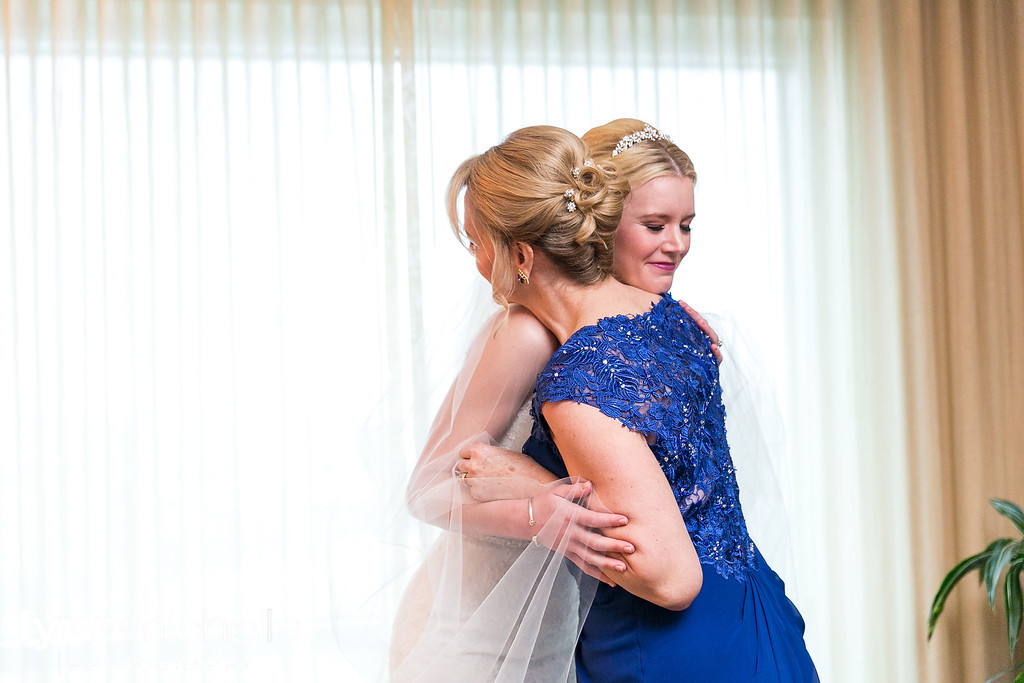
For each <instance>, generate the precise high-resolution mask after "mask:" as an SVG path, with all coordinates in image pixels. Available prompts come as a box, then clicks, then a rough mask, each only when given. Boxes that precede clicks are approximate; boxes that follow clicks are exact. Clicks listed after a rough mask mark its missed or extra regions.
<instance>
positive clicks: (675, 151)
mask: <svg viewBox="0 0 1024 683" xmlns="http://www.w3.org/2000/svg"><path fill="white" fill-rule="evenodd" d="M647 125H649V124H648V123H646V122H645V121H641V120H639V119H615V120H614V121H609V122H608V123H606V124H604V125H603V126H597V127H596V128H591V129H590V130H588V131H587V132H586V133H585V134H584V135H583V142H585V143H586V144H587V146H588V147H590V149H591V151H592V152H593V154H594V160H595V161H596V162H597V163H599V164H601V165H602V166H603V165H605V164H606V163H614V164H615V167H616V169H618V173H619V176H620V177H621V178H622V179H623V180H625V181H626V182H627V183H628V185H629V189H630V190H634V189H636V188H638V187H640V186H641V185H643V184H644V183H646V182H647V181H649V180H653V179H655V178H660V177H662V176H667V175H679V176H682V177H684V178H689V179H690V180H692V181H693V182H694V183H696V182H697V171H696V170H694V168H693V162H692V161H690V157H689V156H688V155H687V154H686V152H684V151H683V150H681V149H679V147H678V146H677V145H676V144H675V143H674V142H672V141H671V140H668V139H665V138H662V139H661V140H641V141H639V142H636V143H634V144H633V145H631V146H630V147H629V149H627V150H625V151H623V152H620V153H619V154H617V155H615V158H614V159H612V150H614V149H615V146H616V145H618V144H619V141H620V140H622V138H624V137H626V136H627V135H631V134H633V133H636V132H639V131H642V130H643V129H644V126H647Z"/></svg>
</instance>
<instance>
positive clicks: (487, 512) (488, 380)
mask: <svg viewBox="0 0 1024 683" xmlns="http://www.w3.org/2000/svg"><path fill="white" fill-rule="evenodd" d="M478 342H479V343H480V344H482V347H481V349H480V352H479V355H478V356H477V357H475V358H473V359H471V360H470V361H469V362H468V364H467V367H466V368H465V369H464V370H463V372H462V373H461V374H460V377H459V379H458V380H457V381H456V383H455V385H453V387H452V389H451V391H450V392H449V395H448V397H447V398H446V399H445V403H444V407H443V408H442V410H441V411H440V412H439V413H438V416H437V418H436V419H435V421H434V425H433V427H432V428H431V434H430V438H429V439H428V443H427V446H426V448H425V449H424V451H423V453H422V454H421V456H420V460H419V462H418V463H417V466H416V470H415V471H414V473H413V476H412V478H411V480H410V483H409V488H408V491H407V499H408V502H409V508H410V510H411V511H412V512H413V514H414V515H415V516H417V517H418V518H420V519H422V520H423V521H425V522H428V523H431V524H435V525H438V526H442V527H445V528H448V527H449V525H450V523H451V520H452V514H453V509H452V505H453V503H456V502H457V501H458V505H459V509H458V513H459V523H460V524H461V531H463V532H471V533H478V534H494V535H502V536H509V537H513V538H524V539H531V538H532V537H533V536H534V535H535V534H538V532H539V530H540V529H542V528H543V529H546V530H547V531H546V532H545V533H547V534H552V537H551V538H545V537H544V536H540V537H539V538H538V542H544V544H545V545H547V546H548V547H556V546H558V545H559V544H561V547H566V548H567V550H566V555H567V556H568V557H570V559H572V560H573V561H574V562H576V563H577V564H578V565H579V566H580V567H581V568H582V569H583V570H584V571H587V572H588V573H590V574H592V575H595V576H598V577H599V578H601V576H600V572H599V571H598V569H597V567H601V568H612V567H618V566H624V565H623V564H622V563H621V561H620V560H618V559H617V558H609V557H607V556H605V554H604V553H606V552H610V551H615V552H619V553H628V552H630V550H631V546H630V544H629V543H628V542H626V541H624V540H619V539H615V538H611V537H607V536H605V535H603V534H602V533H601V531H600V530H603V529H605V528H607V527H613V526H620V525H622V524H625V523H626V518H625V517H624V516H622V515H619V514H611V513H609V512H601V511H594V510H587V509H586V508H583V507H581V506H580V505H577V504H576V503H575V502H574V500H575V499H577V498H579V497H580V496H581V495H585V494H581V491H580V490H573V489H572V488H571V487H569V486H564V487H554V488H552V487H544V486H542V484H543V483H549V482H552V481H555V480H556V478H555V476H554V475H553V474H551V473H550V472H548V471H547V470H546V469H544V468H542V467H540V466H539V465H537V464H536V463H533V465H532V466H528V465H527V464H526V463H525V461H521V463H520V464H521V465H522V469H521V470H520V471H517V472H516V473H515V476H505V477H494V478H491V480H490V483H491V486H492V487H501V488H502V489H503V493H502V495H497V494H495V495H491V496H490V498H496V499H497V500H488V501H487V502H481V503H478V502H474V501H472V500H471V499H470V498H469V496H468V495H465V496H462V495H461V494H462V493H464V489H463V487H464V483H465V482H462V481H459V480H456V479H455V476H454V475H453V473H452V472H453V467H454V465H455V464H456V463H457V462H458V461H459V457H458V453H457V451H458V449H459V447H460V446H461V445H463V444H465V443H466V442H467V441H468V440H471V439H473V438H474V437H477V436H479V435H481V434H482V433H486V434H489V435H498V434H503V433H504V432H505V431H506V430H507V429H508V428H509V425H510V424H511V423H512V421H513V420H514V419H515V416H516V414H517V412H518V411H519V408H520V406H521V405H522V404H523V401H525V400H526V397H527V396H529V394H530V392H532V391H533V387H534V383H535V381H536V376H537V372H539V371H540V369H541V368H542V367H543V365H544V363H545V362H546V361H547V359H548V358H549V357H550V356H551V354H552V353H553V352H554V349H555V347H556V345H557V344H556V341H555V339H554V337H552V336H551V334H550V333H549V332H548V331H547V329H546V328H544V327H543V326H542V325H541V324H540V322H539V321H537V319H536V318H534V317H533V316H532V315H531V314H530V313H529V312H528V311H526V310H525V309H523V308H520V307H513V309H512V310H511V312H510V315H509V318H508V322H507V323H506V324H505V325H504V326H503V327H502V328H501V329H500V330H499V331H498V333H497V334H496V335H495V334H493V333H492V332H491V331H485V333H484V335H483V336H482V337H481V338H480V339H479V340H478ZM522 457H524V458H525V457H526V456H522ZM531 462H532V461H531ZM507 474H511V473H507ZM582 485H583V486H585V488H586V493H587V494H589V490H590V484H589V483H584V484H582ZM530 498H533V499H534V500H533V503H534V521H535V525H534V526H533V527H531V526H530V525H529V499H530ZM569 520H572V521H571V522H570V521H569ZM549 522H553V523H552V524H548V523H549ZM551 530H559V532H558V533H557V534H555V533H554V532H553V531H551ZM565 539H568V546H565V543H564V541H565ZM609 582H610V580H609Z"/></svg>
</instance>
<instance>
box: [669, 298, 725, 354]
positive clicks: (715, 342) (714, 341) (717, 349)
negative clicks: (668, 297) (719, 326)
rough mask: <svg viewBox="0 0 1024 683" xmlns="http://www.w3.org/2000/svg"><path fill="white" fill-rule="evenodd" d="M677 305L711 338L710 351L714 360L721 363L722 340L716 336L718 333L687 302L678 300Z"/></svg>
mask: <svg viewBox="0 0 1024 683" xmlns="http://www.w3.org/2000/svg"><path fill="white" fill-rule="evenodd" d="M679 305H680V306H682V307H683V310H684V311H686V314H687V315H688V316H690V317H691V318H693V321H694V322H695V323H697V327H699V328H700V329H701V331H702V332H703V333H704V334H706V335H708V337H710V338H711V353H713V354H715V360H717V361H718V364H719V365H721V364H722V346H723V344H722V340H721V339H719V338H718V333H717V332H715V331H714V330H713V329H711V325H709V324H708V321H707V320H705V319H704V316H702V315H701V314H700V313H698V312H697V311H696V310H694V309H693V308H692V307H691V306H690V305H689V304H688V303H686V302H685V301H680V302H679Z"/></svg>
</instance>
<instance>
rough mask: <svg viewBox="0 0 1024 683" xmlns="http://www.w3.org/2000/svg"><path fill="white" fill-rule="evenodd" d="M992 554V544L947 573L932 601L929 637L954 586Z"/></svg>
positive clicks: (929, 617) (929, 637)
mask: <svg viewBox="0 0 1024 683" xmlns="http://www.w3.org/2000/svg"><path fill="white" fill-rule="evenodd" d="M991 556H992V546H991V545H990V546H989V548H988V549H986V550H984V551H983V552H980V553H978V554H977V555H971V556H970V557H968V558H966V559H964V560H961V561H960V563H959V564H957V565H956V566H955V567H953V568H952V569H951V570H949V573H948V574H946V578H944V579H943V580H942V584H941V585H940V586H939V590H938V591H937V592H936V593H935V599H934V600H933V601H932V610H931V613H930V614H929V615H928V639H929V640H931V637H932V632H933V631H934V630H935V622H936V621H938V619H939V615H940V614H942V610H943V608H944V607H945V606H946V598H948V597H949V592H950V591H952V590H953V587H954V586H956V584H957V583H958V582H959V581H960V579H962V578H964V576H966V575H967V574H968V573H969V572H972V571H974V570H975V569H978V568H980V567H981V566H983V565H984V564H985V561H986V560H987V559H988V558H989V557H991Z"/></svg>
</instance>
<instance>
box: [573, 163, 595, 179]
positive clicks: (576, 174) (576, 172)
mask: <svg viewBox="0 0 1024 683" xmlns="http://www.w3.org/2000/svg"><path fill="white" fill-rule="evenodd" d="M583 165H584V166H593V165H594V160H593V159H587V160H585V161H584V162H583ZM572 177H573V178H575V179H576V180H579V179H580V167H579V166H577V167H576V168H574V169H572Z"/></svg>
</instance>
